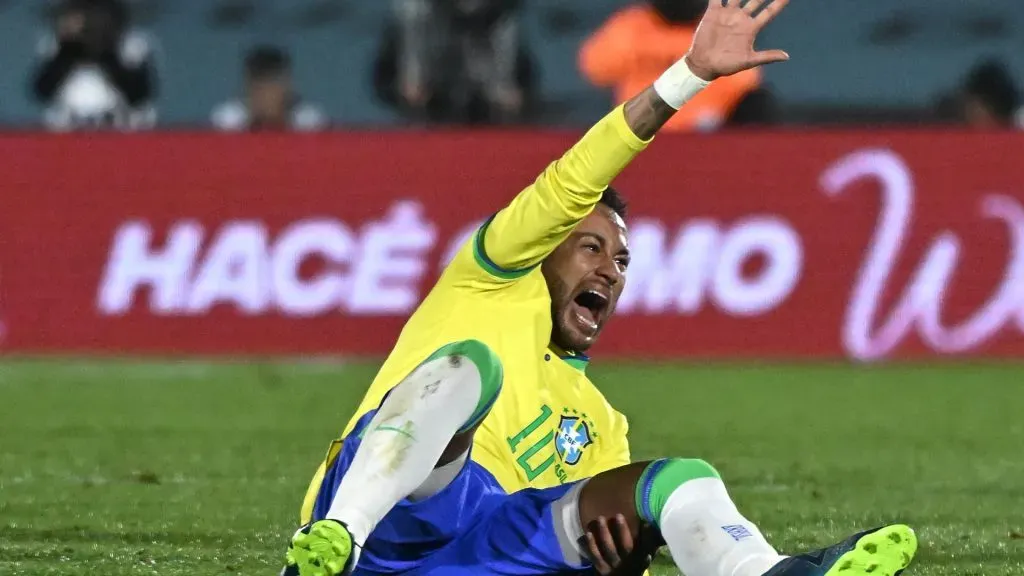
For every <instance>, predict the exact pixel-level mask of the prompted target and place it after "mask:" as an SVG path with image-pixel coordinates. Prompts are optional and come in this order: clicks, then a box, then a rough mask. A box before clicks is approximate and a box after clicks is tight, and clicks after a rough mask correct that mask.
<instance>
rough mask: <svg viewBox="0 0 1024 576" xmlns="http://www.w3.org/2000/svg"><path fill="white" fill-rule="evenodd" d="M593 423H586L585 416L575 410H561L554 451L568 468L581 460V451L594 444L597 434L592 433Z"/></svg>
mask: <svg viewBox="0 0 1024 576" xmlns="http://www.w3.org/2000/svg"><path fill="white" fill-rule="evenodd" d="M592 429H593V423H591V422H588V421H587V415H586V414H579V413H577V412H576V411H575V410H570V409H568V408H565V409H563V410H562V419H561V420H560V421H559V422H558V434H556V435H555V451H556V452H558V457H559V458H561V460H562V462H565V463H566V464H568V465H570V466H574V465H576V464H577V463H578V462H579V461H580V459H582V458H583V451H584V450H585V449H586V448H587V446H590V445H591V444H593V443H594V438H596V437H597V433H596V432H593V431H592Z"/></svg>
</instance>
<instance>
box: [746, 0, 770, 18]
mask: <svg viewBox="0 0 1024 576" xmlns="http://www.w3.org/2000/svg"><path fill="white" fill-rule="evenodd" d="M764 2H765V0H747V3H746V4H744V5H743V11H744V12H746V13H747V14H750V15H751V16H753V15H754V14H755V13H756V12H757V9H758V8H760V7H761V6H763V5H764Z"/></svg>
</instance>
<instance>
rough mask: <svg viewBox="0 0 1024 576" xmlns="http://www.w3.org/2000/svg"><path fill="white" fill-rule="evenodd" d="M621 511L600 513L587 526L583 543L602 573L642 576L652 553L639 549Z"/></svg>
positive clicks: (592, 561)
mask: <svg viewBox="0 0 1024 576" xmlns="http://www.w3.org/2000/svg"><path fill="white" fill-rule="evenodd" d="M635 544H636V543H635V542H634V540H633V535H632V534H631V533H630V531H629V525H628V524H627V523H626V519H625V517H623V516H622V515H621V514H620V515H617V516H616V517H615V518H613V519H611V520H608V519H607V518H605V517H604V516H600V517H598V518H597V520H594V521H593V522H591V523H590V525H589V526H587V531H586V534H584V536H583V546H584V549H585V550H586V551H587V554H588V556H590V561H591V563H592V564H593V565H594V570H595V571H596V572H597V573H598V574H600V575H601V576H641V575H642V574H643V573H644V572H645V571H646V570H647V568H649V567H650V565H651V554H649V553H648V552H647V551H645V550H641V549H640V548H638V547H637V546H636V545H635Z"/></svg>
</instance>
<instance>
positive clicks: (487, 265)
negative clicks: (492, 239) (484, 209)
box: [473, 214, 537, 280]
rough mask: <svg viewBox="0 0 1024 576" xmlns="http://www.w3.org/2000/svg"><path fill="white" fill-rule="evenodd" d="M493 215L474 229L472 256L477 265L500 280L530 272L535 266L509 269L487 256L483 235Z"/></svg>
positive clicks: (518, 276) (512, 278)
mask: <svg viewBox="0 0 1024 576" xmlns="http://www.w3.org/2000/svg"><path fill="white" fill-rule="evenodd" d="M495 216H497V214H494V215H492V216H491V217H490V218H488V219H487V221H486V222H484V223H483V225H482V226H480V229H479V230H477V231H476V235H475V236H474V238H473V258H474V259H475V260H476V263H477V265H479V266H480V267H481V268H483V269H484V270H485V271H486V272H487V273H488V274H490V275H491V276H495V277H497V278H501V279H502V280H516V279H518V278H522V277H523V276H526V275H527V274H529V273H530V272H532V271H533V269H534V268H536V267H537V266H536V265H533V266H530V267H528V268H523V269H520V270H510V269H508V268H502V267H501V266H499V265H498V264H497V263H496V262H495V261H494V260H491V258H490V257H489V256H487V250H486V248H485V247H484V235H485V234H486V233H487V227H488V226H490V225H491V222H492V221H493V220H494V217H495Z"/></svg>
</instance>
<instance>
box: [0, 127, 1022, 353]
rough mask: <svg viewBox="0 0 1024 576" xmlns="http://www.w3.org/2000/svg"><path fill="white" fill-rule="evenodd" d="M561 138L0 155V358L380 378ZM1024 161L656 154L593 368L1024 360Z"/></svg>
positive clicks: (745, 150)
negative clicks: (723, 361)
mask: <svg viewBox="0 0 1024 576" xmlns="http://www.w3.org/2000/svg"><path fill="white" fill-rule="evenodd" d="M572 139H573V137H572V136H571V135H566V134H535V133H522V132H510V133H480V134H465V133H455V132H453V133H429V134H426V133H408V134H396V133H366V134H331V135H322V136H308V137H292V136H272V135H267V136H263V135H260V136H218V135H151V136H132V137H125V136H71V137H51V136H8V137H2V138H0V154H2V157H3V159H4V161H3V163H2V166H0V186H2V187H3V190H4V195H3V197H4V199H5V200H4V202H3V209H2V210H0V320H2V322H3V328H4V334H3V340H2V343H0V349H3V350H5V351H8V352H10V351H15V352H103V353H172V354H178V353H182V354H222V353H232V354H237V353H241V354H306V353H340V354H375V355H376V354H382V353H385V352H386V351H387V350H388V346H389V344H390V343H391V341H392V339H393V338H394V337H395V336H396V334H397V333H398V331H399V329H400V328H401V325H402V322H403V318H404V317H405V316H406V315H407V314H408V313H409V312H410V311H411V310H412V308H413V307H414V306H415V305H416V302H417V301H418V299H419V298H420V297H421V296H422V295H423V294H424V292H425V290H427V289H428V288H429V284H430V282H431V281H432V280H433V278H435V277H436V274H437V272H438V270H439V268H440V267H441V265H442V263H443V262H444V261H445V258H446V255H447V254H449V253H450V251H451V250H452V249H453V248H454V247H455V246H457V245H458V242H459V241H460V239H461V238H463V237H464V236H466V235H467V234H468V233H469V232H470V231H471V230H472V228H473V226H474V224H475V222H476V221H477V220H478V219H479V218H481V217H483V216H484V215H487V214H489V213H490V212H492V211H493V210H494V209H496V208H497V207H499V206H501V205H502V204H503V203H504V202H505V201H507V200H508V199H510V198H511V197H512V196H513V195H514V194H515V193H516V192H518V190H519V189H520V188H521V187H522V186H523V185H524V184H525V183H527V182H528V181H530V180H531V179H532V178H533V177H534V176H535V175H536V174H537V173H538V172H539V171H540V170H541V169H542V168H543V167H544V165H545V164H546V163H547V162H548V161H549V160H551V159H552V158H555V157H557V155H559V154H560V153H561V152H562V151H563V150H564V149H565V148H566V147H567V146H568V145H569V144H571V142H572ZM1022 159H1024V136H1022V135H1016V134H1000V135H996V134H960V133H843V134H833V133H803V134H756V135H736V136H714V137H673V138H669V137H665V138H662V139H661V141H659V142H657V143H656V144H654V145H653V146H652V148H651V149H650V150H649V151H648V152H646V153H645V154H644V155H643V156H642V157H641V158H640V159H639V160H638V161H637V163H636V164H635V165H634V166H632V167H631V168H629V169H628V170H627V172H626V174H624V175H623V176H622V178H621V179H620V181H619V182H617V186H618V187H619V188H620V189H621V190H622V191H624V192H625V193H626V194H627V195H628V196H629V197H630V199H631V201H632V204H633V217H632V218H631V229H632V243H633V252H634V260H633V265H632V267H631V269H630V272H629V284H628V288H627V292H626V294H625V295H624V297H623V300H622V302H621V304H620V311H619V314H618V317H617V318H616V319H615V320H614V321H613V322H612V323H611V325H610V327H609V329H608V331H607V333H606V334H605V335H604V337H603V341H602V342H601V343H600V345H599V347H598V348H599V350H598V353H599V354H602V355H614V356H647V357H669V356H687V357H723V358H734V357H753V358H819V357H821V358H825V357H842V356H849V357H854V358H859V359H878V358H886V357H901V358H908V357H928V356H935V355H963V356H969V357H977V356H1000V357H1021V356H1024V161H1022Z"/></svg>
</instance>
